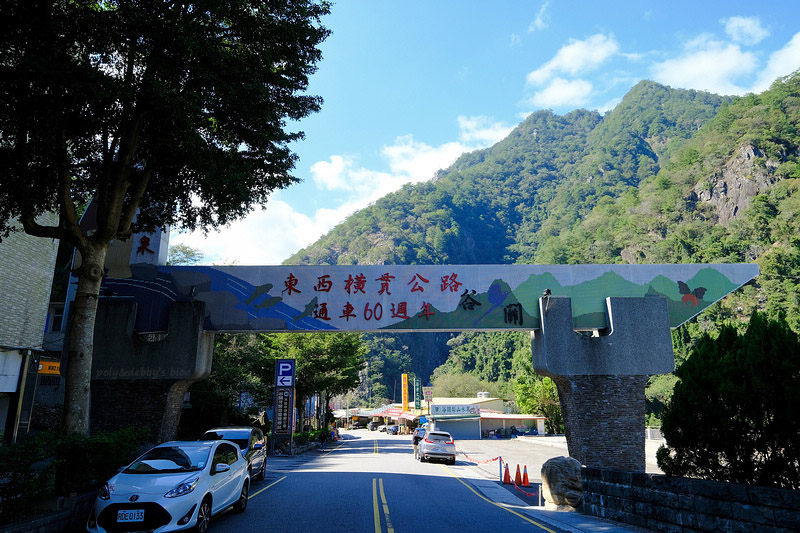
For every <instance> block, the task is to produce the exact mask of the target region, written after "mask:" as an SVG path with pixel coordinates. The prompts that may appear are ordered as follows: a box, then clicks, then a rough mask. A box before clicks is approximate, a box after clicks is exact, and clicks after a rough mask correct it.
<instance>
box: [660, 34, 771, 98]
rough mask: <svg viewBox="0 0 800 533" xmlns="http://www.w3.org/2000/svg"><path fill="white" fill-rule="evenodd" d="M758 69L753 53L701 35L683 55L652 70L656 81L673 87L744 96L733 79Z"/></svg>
mask: <svg viewBox="0 0 800 533" xmlns="http://www.w3.org/2000/svg"><path fill="white" fill-rule="evenodd" d="M756 66H757V60H756V56H755V55H754V54H752V53H750V52H744V51H742V50H741V48H739V46H738V45H735V44H729V43H722V42H719V41H715V40H713V39H711V37H710V36H708V35H701V36H699V37H697V38H695V39H693V40H691V41H689V42H688V43H687V44H686V46H685V47H684V53H683V55H681V56H680V57H678V58H676V59H669V60H666V61H663V62H661V63H655V64H653V66H652V67H651V71H652V74H653V77H654V79H655V80H656V81H658V82H660V83H664V84H667V85H671V86H673V87H681V88H684V89H698V90H703V91H710V92H714V93H718V94H744V93H745V92H747V91H746V90H745V89H744V88H742V87H740V86H738V85H736V84H735V83H734V82H733V80H734V79H736V78H737V77H740V76H744V75H747V74H750V73H752V72H753V71H754V70H755V68H756Z"/></svg>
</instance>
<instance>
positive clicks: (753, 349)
mask: <svg viewBox="0 0 800 533" xmlns="http://www.w3.org/2000/svg"><path fill="white" fill-rule="evenodd" d="M677 374H678V377H679V378H680V381H679V382H678V383H677V384H676V385H675V393H674V395H673V397H672V400H671V402H670V403H668V404H667V405H666V407H665V408H664V413H663V425H662V432H663V433H664V437H665V438H666V440H667V445H666V446H662V447H661V448H660V449H659V451H658V455H657V458H658V464H659V466H660V467H661V469H662V470H664V472H665V473H666V474H667V475H672V476H685V477H699V478H704V479H713V480H717V481H728V482H734V483H746V484H756V485H773V486H778V487H785V488H792V489H798V488H800V440H798V438H797V436H798V434H800V339H798V337H797V335H796V334H795V333H794V332H792V331H791V330H790V329H789V327H788V326H787V324H786V321H785V320H784V319H783V318H779V319H777V320H769V319H767V317H766V316H764V315H763V314H760V313H757V312H756V313H753V315H752V317H751V319H750V323H749V325H748V327H747V330H746V331H745V333H744V334H741V335H740V334H739V333H738V332H737V330H736V329H735V328H734V327H733V326H729V325H726V326H723V327H722V328H721V329H720V332H719V336H718V337H717V338H712V337H711V336H709V335H707V334H706V335H704V336H703V337H702V338H701V339H700V341H699V342H698V344H697V346H696V347H695V349H694V350H693V352H692V354H691V356H690V357H689V359H688V360H687V361H686V362H685V363H684V364H683V365H682V366H681V367H680V368H679V369H678V371H677Z"/></svg>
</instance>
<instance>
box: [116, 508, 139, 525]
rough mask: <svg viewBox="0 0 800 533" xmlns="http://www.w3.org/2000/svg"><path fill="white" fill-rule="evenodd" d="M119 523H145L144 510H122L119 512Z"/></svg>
mask: <svg viewBox="0 0 800 533" xmlns="http://www.w3.org/2000/svg"><path fill="white" fill-rule="evenodd" d="M117 522H144V509H130V510H125V509H121V510H119V511H117Z"/></svg>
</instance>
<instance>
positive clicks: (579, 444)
mask: <svg viewBox="0 0 800 533" xmlns="http://www.w3.org/2000/svg"><path fill="white" fill-rule="evenodd" d="M553 381H554V382H555V384H556V386H557V387H558V397H559V401H560V403H561V412H562V414H563V416H564V427H565V429H566V435H567V446H568V448H569V456H570V457H574V458H575V459H577V460H578V461H580V462H581V464H584V465H586V466H592V467H597V468H601V467H608V466H611V465H613V466H615V467H616V468H622V469H625V470H627V471H632V472H644V471H645V468H646V461H645V453H644V425H643V424H642V421H643V420H644V416H645V398H644V388H645V386H646V385H647V376H553Z"/></svg>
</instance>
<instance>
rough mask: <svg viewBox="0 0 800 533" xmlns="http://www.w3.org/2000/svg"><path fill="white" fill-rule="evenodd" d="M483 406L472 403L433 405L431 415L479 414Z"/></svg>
mask: <svg viewBox="0 0 800 533" xmlns="http://www.w3.org/2000/svg"><path fill="white" fill-rule="evenodd" d="M479 414H481V407H480V406H479V405H477V404H472V405H447V404H441V405H438V404H433V405H431V415H434V416H435V415H479Z"/></svg>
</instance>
